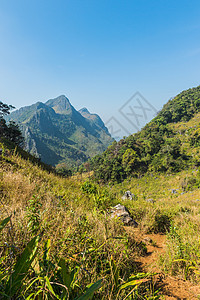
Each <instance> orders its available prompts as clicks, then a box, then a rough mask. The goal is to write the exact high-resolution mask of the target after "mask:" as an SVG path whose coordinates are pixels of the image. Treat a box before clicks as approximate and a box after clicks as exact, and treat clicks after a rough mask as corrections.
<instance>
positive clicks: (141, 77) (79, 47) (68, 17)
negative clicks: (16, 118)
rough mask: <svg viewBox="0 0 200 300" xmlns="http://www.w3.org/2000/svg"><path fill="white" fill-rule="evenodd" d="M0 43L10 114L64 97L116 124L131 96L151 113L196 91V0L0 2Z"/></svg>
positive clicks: (0, 80)
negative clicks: (139, 99)
mask: <svg viewBox="0 0 200 300" xmlns="http://www.w3.org/2000/svg"><path fill="white" fill-rule="evenodd" d="M0 41H1V44H0V100H1V101H3V102H5V103H8V104H12V105H14V106H16V107H17V108H19V107H21V106H25V105H30V104H32V103H35V102H37V101H42V102H45V101H46V100H48V99H50V98H54V97H56V96H59V95H61V94H65V95H66V96H67V97H68V98H69V99H70V101H71V103H72V104H73V105H74V107H75V108H76V109H80V108H81V107H83V106H85V107H87V108H88V109H89V110H90V111H91V112H96V113H98V114H99V115H100V116H101V117H102V118H103V120H104V121H105V122H106V121H107V120H109V119H110V118H113V117H114V118H115V121H116V119H117V120H120V124H123V122H125V123H126V120H125V119H123V117H124V116H122V114H121V113H120V112H119V109H120V108H121V107H122V106H123V105H124V103H126V102H127V101H128V100H129V98H130V97H131V96H132V95H134V94H135V92H137V91H138V92H140V93H141V95H142V96H143V97H145V99H146V100H147V101H148V103H150V104H151V105H152V106H153V107H154V108H155V109H156V110H158V109H160V108H161V107H162V105H163V104H164V103H166V102H167V100H168V99H169V98H170V97H173V96H175V95H176V94H177V93H179V92H180V91H182V90H184V89H187V88H190V87H193V86H197V85H199V84H200V1H199V0H197V1H195V0H181V1H180V0H176V1H174V0H173V1H172V0H157V1H156V0H151V1H150V0H0ZM136 121H137V120H136ZM136 121H135V122H136ZM136 123H137V122H136ZM129 125H131V123H130V122H129ZM129 125H128V123H127V124H125V127H126V129H128V131H132V130H133V129H132V128H131V127H129Z"/></svg>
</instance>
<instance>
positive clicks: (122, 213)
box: [111, 204, 138, 227]
mask: <svg viewBox="0 0 200 300" xmlns="http://www.w3.org/2000/svg"><path fill="white" fill-rule="evenodd" d="M114 217H118V218H120V219H121V220H122V222H123V223H124V225H127V226H134V227H137V226H138V223H137V222H136V221H135V220H133V218H132V217H131V215H130V212H129V211H128V209H127V208H126V207H125V206H124V205H121V204H117V205H116V206H114V207H113V209H112V210H111V218H114Z"/></svg>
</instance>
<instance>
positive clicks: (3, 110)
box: [0, 101, 24, 146]
mask: <svg viewBox="0 0 200 300" xmlns="http://www.w3.org/2000/svg"><path fill="white" fill-rule="evenodd" d="M13 108H14V107H13V106H12V105H7V104H4V103H3V102H1V101H0V139H1V138H6V139H8V140H9V141H11V142H13V143H14V144H15V145H18V146H23V144H24V138H23V136H22V132H21V130H20V128H19V126H18V124H16V123H15V122H14V121H10V122H9V123H8V124H6V121H5V119H4V117H5V116H6V115H9V114H10V110H11V109H13Z"/></svg>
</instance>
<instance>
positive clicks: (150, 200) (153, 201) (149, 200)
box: [146, 199, 156, 203]
mask: <svg viewBox="0 0 200 300" xmlns="http://www.w3.org/2000/svg"><path fill="white" fill-rule="evenodd" d="M146 202H150V203H155V202H156V201H155V200H153V199H146Z"/></svg>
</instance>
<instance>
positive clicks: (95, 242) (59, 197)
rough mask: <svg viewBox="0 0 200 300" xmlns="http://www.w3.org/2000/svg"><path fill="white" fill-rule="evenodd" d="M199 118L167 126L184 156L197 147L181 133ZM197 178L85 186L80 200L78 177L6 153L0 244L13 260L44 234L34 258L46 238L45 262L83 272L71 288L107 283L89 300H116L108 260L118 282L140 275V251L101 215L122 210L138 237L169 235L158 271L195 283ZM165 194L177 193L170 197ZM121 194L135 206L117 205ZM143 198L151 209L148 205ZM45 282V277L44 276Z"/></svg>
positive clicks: (199, 224) (191, 173) (199, 207)
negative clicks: (61, 262)
mask: <svg viewBox="0 0 200 300" xmlns="http://www.w3.org/2000/svg"><path fill="white" fill-rule="evenodd" d="M199 117H200V115H195V116H194V118H193V119H191V120H190V121H189V122H188V123H183V122H182V123H177V124H171V125H170V126H172V127H173V128H174V129H175V130H176V131H177V134H178V135H180V138H181V139H182V142H183V146H182V147H183V148H184V150H185V151H187V152H188V153H189V154H190V155H196V153H197V151H198V149H197V148H198V147H196V148H191V147H190V145H189V144H188V136H187V135H186V134H183V131H184V130H186V131H187V132H185V133H188V134H189V135H190V134H194V132H193V131H194V130H195V131H196V130H198V128H199ZM196 175H198V170H197V169H191V170H187V171H182V172H180V173H176V174H174V175H173V174H171V175H169V174H162V175H159V174H149V175H145V176H143V177H142V178H140V179H136V178H132V179H127V180H125V181H124V182H123V183H120V184H115V185H113V186H111V185H107V186H106V185H105V186H98V185H97V184H93V183H92V184H93V185H94V186H95V187H96V189H97V192H96V193H86V192H83V191H82V189H81V186H82V184H83V182H84V181H85V178H81V177H80V178H77V177H73V178H71V179H62V178H60V177H57V176H55V175H54V174H51V173H48V172H47V171H44V170H42V169H41V168H40V167H38V166H36V165H34V164H33V163H31V162H30V161H27V160H24V159H22V158H21V157H20V156H19V155H17V154H16V153H12V151H8V152H7V155H6V156H4V157H2V159H1V161H0V176H1V180H0V189H1V219H3V218H4V217H7V216H8V215H12V228H11V231H10V234H9V229H5V230H4V231H3V234H2V235H1V236H0V239H1V243H5V242H6V243H8V244H11V243H14V245H15V247H17V248H16V249H18V252H19V253H20V251H21V250H22V248H23V247H24V245H26V244H27V242H28V241H29V240H30V239H31V237H33V236H34V235H36V234H37V233H39V232H43V238H42V241H41V243H40V248H41V250H40V251H41V254H40V255H42V251H43V250H42V249H43V247H44V242H45V241H46V240H47V239H48V238H50V239H51V257H52V261H56V258H55V256H58V257H63V258H64V259H65V260H66V261H67V263H68V265H69V266H70V267H74V266H75V265H79V266H81V267H82V268H83V269H82V270H86V271H81V272H80V274H79V278H78V279H77V283H79V284H80V283H81V284H82V286H86V285H87V284H88V283H90V282H94V281H96V280H97V279H99V278H105V279H106V283H105V284H104V287H103V288H102V289H101V290H99V292H97V294H96V299H108V297H109V299H117V297H119V299H123V295H122V294H118V296H117V288H116V286H115V284H114V282H113V275H112V269H111V267H110V262H111V260H112V257H114V260H115V261H116V262H117V266H118V269H119V271H120V277H121V278H122V280H121V282H123V280H126V279H127V278H128V276H129V275H130V274H136V273H137V272H138V271H139V269H138V267H137V261H138V259H139V256H140V255H141V253H143V254H144V252H145V245H144V244H142V243H138V242H136V239H135V236H134V235H135V233H134V231H126V230H125V228H124V227H123V226H122V225H121V223H120V222H119V221H117V220H113V219H110V217H109V215H108V214H107V213H106V211H107V209H108V208H109V207H111V206H114V205H116V204H118V203H121V204H124V205H126V206H127V207H128V209H129V210H130V212H131V214H132V215H133V217H134V219H135V220H136V221H137V222H138V223H139V230H141V231H143V232H155V233H157V232H161V233H162V232H163V233H166V231H169V233H167V246H166V253H165V254H164V255H163V256H162V258H161V259H160V264H161V267H162V268H163V270H164V271H165V272H168V273H170V274H172V275H175V276H176V275H177V276H181V277H182V278H184V279H190V280H191V281H193V282H196V281H197V282H198V280H199V270H200V267H199V256H200V250H199V230H200V218H199V214H200V201H198V200H199V199H200V190H199V189H198V188H195V186H194V185H195V184H196V182H195V180H193V179H195V178H196ZM172 189H176V190H177V191H176V193H175V194H173V193H172V191H171V190H172ZM126 190H130V191H131V192H132V193H134V194H135V200H134V201H130V200H123V201H122V200H121V196H122V195H123V193H124V191H126ZM183 192H184V194H182V193H183ZM149 198H152V199H154V200H155V203H149V202H147V201H146V199H149ZM48 276H49V277H50V278H51V276H52V275H51V272H50V271H49V274H48ZM144 290H145V288H144V289H142V288H141V295H142V293H143V295H144V294H146V295H148V292H147V291H144ZM128 291H130V289H129V290H128ZM149 293H150V292H149ZM124 296H125V294H124ZM136 299H137V298H136ZM138 299H139V298H138ZM147 299H150V298H147Z"/></svg>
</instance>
